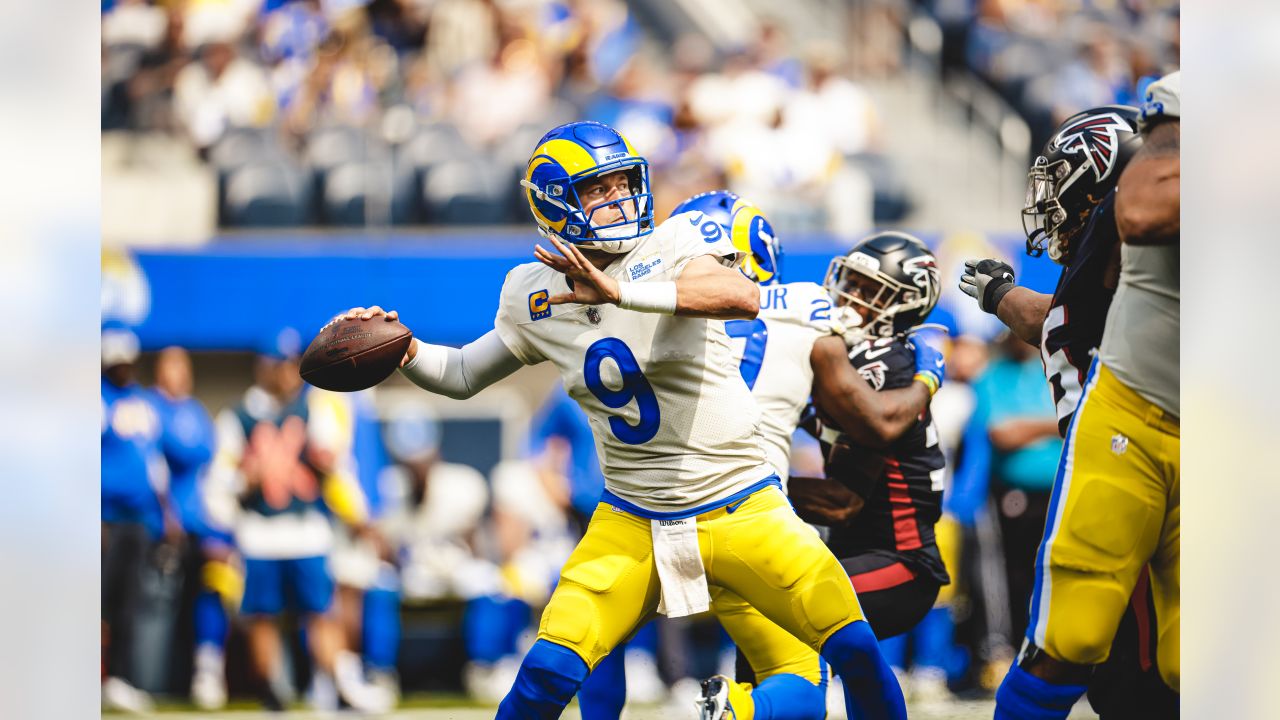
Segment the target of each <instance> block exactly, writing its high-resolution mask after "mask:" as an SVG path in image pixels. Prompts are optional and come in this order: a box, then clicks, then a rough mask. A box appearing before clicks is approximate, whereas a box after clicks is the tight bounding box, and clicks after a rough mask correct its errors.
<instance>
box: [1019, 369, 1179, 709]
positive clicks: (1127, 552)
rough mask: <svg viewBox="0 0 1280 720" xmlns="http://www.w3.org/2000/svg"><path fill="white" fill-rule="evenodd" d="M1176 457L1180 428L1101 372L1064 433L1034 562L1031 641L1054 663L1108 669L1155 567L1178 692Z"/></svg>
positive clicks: (1164, 672) (1169, 667)
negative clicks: (1119, 632)
mask: <svg viewBox="0 0 1280 720" xmlns="http://www.w3.org/2000/svg"><path fill="white" fill-rule="evenodd" d="M1178 453H1179V431H1178V423H1177V421H1176V420H1173V419H1171V418H1169V417H1167V416H1166V415H1165V413H1164V412H1163V411H1162V410H1161V409H1160V408H1158V407H1157V406H1155V405H1153V404H1152V403H1150V402H1148V401H1147V400H1145V399H1144V398H1142V397H1141V396H1140V395H1138V394H1137V393H1136V392H1134V391H1133V390H1131V389H1130V388H1128V387H1126V386H1125V385H1124V384H1123V383H1121V382H1120V381H1119V380H1118V379H1117V378H1116V376H1115V375H1114V374H1113V373H1112V372H1111V371H1110V370H1108V369H1107V368H1106V367H1105V366H1103V365H1102V364H1101V363H1098V364H1096V366H1095V367H1094V369H1093V372H1092V373H1091V374H1090V379H1089V382H1087V383H1086V386H1085V394H1084V396H1083V397H1082V398H1081V401H1080V407H1079V409H1078V410H1076V417H1075V420H1074V421H1073V423H1072V426H1071V429H1070V430H1069V431H1068V433H1067V439H1066V445H1065V447H1064V449H1063V454H1062V461H1061V463H1060V465H1059V468H1058V477H1057V479H1056V480H1055V483H1054V488H1053V496H1052V499H1051V501H1050V505H1049V518H1048V521H1047V522H1046V526H1045V534H1044V540H1043V541H1042V542H1041V545H1040V551H1039V554H1038V555H1037V557H1036V584H1035V589H1034V590H1033V592H1032V596H1031V620H1030V626H1029V628H1028V631H1027V636H1028V638H1029V639H1030V640H1031V641H1032V642H1034V643H1035V644H1036V645H1037V646H1039V647H1040V648H1041V649H1043V650H1044V651H1045V652H1046V653H1048V654H1049V656H1050V657H1053V658H1056V659H1058V660H1062V661H1065V662H1071V663H1077V664H1082V665H1095V664H1098V663H1101V662H1104V661H1105V660H1106V659H1107V657H1108V655H1109V654H1110V649H1111V641H1112V638H1113V637H1114V636H1115V633H1116V629H1117V628H1118V627H1119V624H1120V618H1121V616H1122V615H1123V614H1124V610H1125V606H1126V605H1128V603H1129V597H1130V596H1131V595H1132V594H1133V588H1134V584H1135V583H1136V582H1137V578H1138V574H1139V573H1140V572H1141V571H1142V566H1143V565H1146V564H1147V563H1148V562H1150V565H1151V591H1152V595H1153V597H1154V599H1155V607H1156V616H1157V618H1156V619H1157V632H1158V640H1157V644H1158V650H1157V656H1156V657H1157V662H1158V664H1159V666H1160V675H1161V677H1162V678H1163V679H1164V681H1165V682H1166V683H1168V685H1169V687H1171V688H1173V689H1174V690H1175V691H1176V690H1178V687H1179V664H1178V652H1179V644H1180V635H1179V631H1178V623H1179V619H1180V611H1179V588H1180V586H1181V576H1180V573H1179V558H1180V554H1179V532H1180V530H1179V526H1180V514H1179V484H1178V483H1179V472H1180V470H1179V455H1178Z"/></svg>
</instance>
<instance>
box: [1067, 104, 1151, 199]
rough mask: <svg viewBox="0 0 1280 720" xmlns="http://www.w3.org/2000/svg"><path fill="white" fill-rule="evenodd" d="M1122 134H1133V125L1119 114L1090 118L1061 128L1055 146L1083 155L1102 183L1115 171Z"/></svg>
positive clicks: (1072, 153) (1096, 178)
mask: <svg viewBox="0 0 1280 720" xmlns="http://www.w3.org/2000/svg"><path fill="white" fill-rule="evenodd" d="M1119 132H1127V133H1131V132H1133V128H1132V126H1130V124H1129V123H1127V122H1125V121H1124V119H1123V118H1121V117H1120V116H1119V115H1117V114H1115V113H1104V114H1102V115H1093V116H1087V117H1084V118H1081V119H1080V120H1079V121H1078V122H1074V123H1072V124H1071V125H1068V126H1067V127H1064V128H1062V130H1061V131H1059V132H1058V134H1057V136H1056V137H1054V139H1053V144H1054V145H1055V146H1056V147H1057V148H1058V149H1059V150H1061V151H1062V152H1064V153H1068V154H1071V155H1074V154H1076V153H1082V154H1084V156H1085V157H1086V158H1088V159H1089V163H1090V165H1091V166H1092V167H1093V176H1094V178H1095V180H1096V181H1097V182H1102V181H1103V180H1105V179H1107V177H1109V176H1110V175H1111V171H1112V170H1114V169H1115V166H1116V157H1117V156H1118V155H1119V151H1120V138H1119V136H1118V135H1117V133H1119Z"/></svg>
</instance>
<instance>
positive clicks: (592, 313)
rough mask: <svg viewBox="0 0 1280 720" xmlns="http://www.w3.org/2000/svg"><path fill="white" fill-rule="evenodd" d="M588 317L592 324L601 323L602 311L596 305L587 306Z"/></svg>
mask: <svg viewBox="0 0 1280 720" xmlns="http://www.w3.org/2000/svg"><path fill="white" fill-rule="evenodd" d="M587 319H588V320H590V321H591V324H592V325H599V324H600V311H599V310H597V309H596V308H595V307H594V306H592V307H588V308H587Z"/></svg>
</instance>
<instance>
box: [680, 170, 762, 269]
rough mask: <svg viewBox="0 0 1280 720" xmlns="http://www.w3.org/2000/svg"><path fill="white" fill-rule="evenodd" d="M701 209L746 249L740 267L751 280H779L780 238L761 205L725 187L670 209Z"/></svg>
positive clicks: (735, 243)
mask: <svg viewBox="0 0 1280 720" xmlns="http://www.w3.org/2000/svg"><path fill="white" fill-rule="evenodd" d="M687 212H700V213H702V214H703V215H706V216H707V217H708V218H710V219H712V220H714V221H716V222H718V223H720V227H722V228H724V231H725V232H726V233H727V234H728V235H729V238H730V239H731V240H733V246H734V247H735V248H737V249H738V250H740V251H742V252H743V253H746V257H744V258H743V259H742V265H741V266H739V269H740V270H742V274H743V275H746V276H747V277H748V278H749V279H750V280H751V281H752V282H755V283H758V284H760V285H776V284H778V283H780V282H782V242H781V241H780V240H778V236H777V234H775V233H774V232H773V225H772V224H770V223H769V219H768V218H766V217H765V216H764V212H763V211H762V210H760V208H758V207H756V206H755V205H752V204H751V203H750V202H748V201H746V200H743V199H742V198H740V197H738V195H737V194H736V193H732V192H729V191H728V190H712V191H710V192H704V193H699V194H697V195H694V196H693V197H691V198H689V199H688V200H685V201H684V202H682V203H680V204H679V205H677V206H676V209H675V210H672V211H671V215H672V216H675V215H680V214H681V213H687Z"/></svg>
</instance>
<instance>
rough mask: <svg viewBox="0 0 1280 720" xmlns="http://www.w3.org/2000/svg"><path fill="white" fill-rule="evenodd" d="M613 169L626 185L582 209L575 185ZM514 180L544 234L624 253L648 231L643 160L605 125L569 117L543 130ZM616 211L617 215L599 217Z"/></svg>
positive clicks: (646, 177)
mask: <svg viewBox="0 0 1280 720" xmlns="http://www.w3.org/2000/svg"><path fill="white" fill-rule="evenodd" d="M616 172H624V173H626V174H627V179H628V183H627V185H628V189H629V191H628V192H627V193H626V194H623V193H618V197H616V198H612V199H610V196H608V195H606V196H605V201H604V202H601V203H599V204H597V205H596V206H595V207H593V208H592V209H591V210H590V212H584V211H583V198H582V197H581V196H580V194H579V190H580V189H585V188H587V187H588V186H590V185H594V184H595V183H592V182H591V181H592V180H596V179H598V178H601V177H603V176H605V175H610V174H612V173H616ZM520 185H521V187H523V188H524V189H525V199H526V200H527V201H528V203H529V210H530V211H531V212H532V213H533V219H534V220H536V221H537V223H538V231H539V232H540V233H542V234H543V235H544V236H555V237H557V238H559V239H561V240H563V241H565V242H571V243H573V244H575V245H577V246H578V247H580V248H584V249H586V248H589V249H594V250H604V251H605V252H611V253H625V252H629V251H630V250H631V248H633V247H635V244H636V241H637V240H639V239H640V238H641V237H643V236H645V235H648V234H649V233H651V232H653V195H652V194H651V193H650V190H649V163H648V161H646V160H645V159H644V158H643V157H641V156H640V155H639V154H637V153H636V151H635V148H633V147H631V143H629V142H627V139H626V138H624V137H622V135H621V133H619V132H618V131H616V130H614V129H613V128H611V127H609V126H608V125H604V124H602V123H598V122H589V121H588V122H572V123H568V124H566V125H561V126H560V127H557V128H554V129H552V130H551V131H550V132H548V133H547V134H546V135H543V136H542V139H541V140H539V141H538V146H537V148H535V149H534V151H533V155H532V156H531V157H530V158H529V164H528V166H527V167H526V168H525V173H524V178H522V179H521V180H520ZM610 208H612V210H610ZM616 212H620V213H621V219H616V220H615V219H612V218H610V219H609V220H607V221H606V220H604V218H605V217H609V216H613V215H615V214H616Z"/></svg>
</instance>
